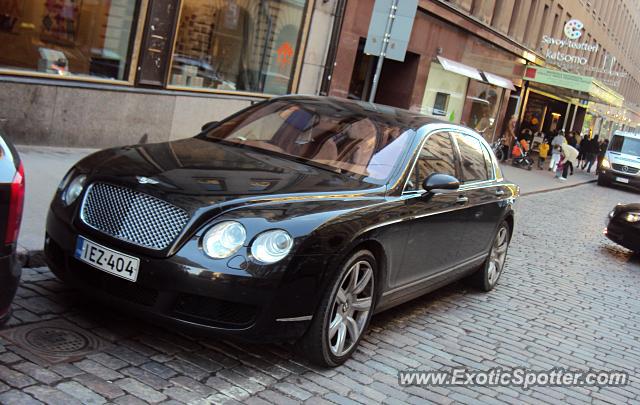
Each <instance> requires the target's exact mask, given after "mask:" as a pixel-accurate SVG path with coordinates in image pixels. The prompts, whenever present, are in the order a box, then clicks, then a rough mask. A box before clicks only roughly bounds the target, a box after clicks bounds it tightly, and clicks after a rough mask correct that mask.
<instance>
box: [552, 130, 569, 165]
mask: <svg viewBox="0 0 640 405" xmlns="http://www.w3.org/2000/svg"><path fill="white" fill-rule="evenodd" d="M566 141H567V140H566V139H565V138H564V135H563V133H562V131H560V132H558V133H557V134H556V136H554V137H553V140H552V141H551V161H550V162H549V170H556V165H557V164H558V162H559V161H560V154H561V153H562V148H561V146H562V144H564V143H565V142H566Z"/></svg>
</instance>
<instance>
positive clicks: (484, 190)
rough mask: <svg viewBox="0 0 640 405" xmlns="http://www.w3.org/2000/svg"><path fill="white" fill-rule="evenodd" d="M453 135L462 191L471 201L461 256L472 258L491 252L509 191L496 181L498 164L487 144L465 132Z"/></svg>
mask: <svg viewBox="0 0 640 405" xmlns="http://www.w3.org/2000/svg"><path fill="white" fill-rule="evenodd" d="M453 135H454V139H455V142H456V145H457V148H458V151H459V154H460V166H461V170H462V175H461V178H460V180H461V181H462V185H461V187H460V190H461V191H462V192H464V194H465V195H466V197H467V198H468V199H469V202H468V207H467V209H466V210H465V215H466V216H465V229H464V231H463V232H462V235H463V236H462V238H461V241H460V247H459V253H460V255H461V256H462V257H464V258H466V259H472V258H475V257H478V256H480V255H484V254H485V253H486V252H487V251H488V250H489V247H490V246H491V242H492V241H493V237H494V233H495V231H496V229H497V226H498V221H500V219H501V216H502V208H501V206H500V205H501V204H500V200H501V199H502V197H503V196H504V195H505V194H506V191H507V190H504V189H503V187H502V186H500V185H499V184H498V183H497V182H496V170H495V165H496V164H497V163H496V162H494V159H493V156H492V155H491V154H490V153H489V151H488V149H487V147H486V144H485V143H484V142H482V141H480V139H478V138H476V137H474V136H472V135H469V134H465V133H462V132H454V133H453Z"/></svg>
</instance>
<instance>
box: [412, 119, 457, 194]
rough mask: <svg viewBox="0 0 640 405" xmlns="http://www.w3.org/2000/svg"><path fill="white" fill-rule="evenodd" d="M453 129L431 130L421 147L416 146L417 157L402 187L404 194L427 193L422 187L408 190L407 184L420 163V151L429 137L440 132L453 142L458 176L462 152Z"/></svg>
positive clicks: (452, 146)
mask: <svg viewBox="0 0 640 405" xmlns="http://www.w3.org/2000/svg"><path fill="white" fill-rule="evenodd" d="M453 131H454V130H453V129H452V128H441V129H436V130H434V131H432V132H430V133H429V134H427V135H426V136H425V137H424V139H423V140H422V141H421V142H420V145H419V147H417V148H416V152H415V157H414V158H413V163H412V164H411V170H409V174H408V175H407V179H406V180H405V182H404V187H403V188H402V195H416V194H424V193H426V190H424V189H423V188H422V187H420V188H418V189H417V190H407V186H408V185H409V181H410V180H411V176H412V175H413V173H414V171H415V168H416V166H417V165H418V160H419V159H420V152H421V151H422V149H423V148H424V146H425V144H426V143H427V141H428V140H429V138H431V137H432V136H433V135H438V134H441V133H446V134H447V135H448V137H449V141H450V142H451V148H452V152H453V157H454V166H455V169H456V178H458V176H459V175H460V173H461V167H460V152H459V151H458V145H457V143H455V137H453V136H452V134H451V133H452V132H453Z"/></svg>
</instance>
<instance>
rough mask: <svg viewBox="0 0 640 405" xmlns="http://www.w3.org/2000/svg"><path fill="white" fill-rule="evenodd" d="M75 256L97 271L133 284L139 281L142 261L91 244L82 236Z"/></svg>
mask: <svg viewBox="0 0 640 405" xmlns="http://www.w3.org/2000/svg"><path fill="white" fill-rule="evenodd" d="M74 256H75V257H76V258H77V259H79V260H81V261H83V262H85V263H87V264H89V265H91V266H93V267H95V268H96V269H99V270H102V271H104V272H107V273H109V274H113V275H114V276H118V277H122V278H124V279H127V280H129V281H133V282H135V281H136V280H137V279H138V268H139V267H140V259H138V258H137V257H133V256H129V255H125V254H123V253H120V252H116V251H115V250H113V249H109V248H108V247H104V246H102V245H99V244H97V243H95V242H91V241H90V240H88V239H85V238H83V237H82V236H78V241H77V242H76V251H75V253H74Z"/></svg>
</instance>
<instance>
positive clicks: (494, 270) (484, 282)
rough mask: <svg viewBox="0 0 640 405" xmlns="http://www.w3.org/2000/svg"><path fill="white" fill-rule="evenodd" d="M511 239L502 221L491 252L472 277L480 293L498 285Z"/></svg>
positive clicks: (507, 228) (508, 228) (505, 222)
mask: <svg viewBox="0 0 640 405" xmlns="http://www.w3.org/2000/svg"><path fill="white" fill-rule="evenodd" d="M510 239H511V235H510V227H509V224H508V223H507V221H503V222H502V223H501V224H500V227H499V228H498V232H497V233H496V236H495V238H494V240H493V245H492V246H491V252H490V253H489V257H487V260H486V261H485V263H484V265H483V266H482V267H481V268H480V269H479V270H478V271H477V272H476V273H475V274H474V275H473V276H472V278H471V280H472V282H473V284H475V286H476V287H478V288H479V289H480V290H482V291H491V290H493V288H494V287H495V286H496V285H497V284H498V280H499V279H500V276H501V275H502V270H503V269H504V264H505V261H506V259H507V250H508V249H509V242H510Z"/></svg>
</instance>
